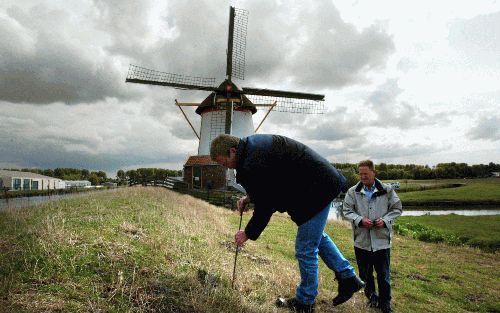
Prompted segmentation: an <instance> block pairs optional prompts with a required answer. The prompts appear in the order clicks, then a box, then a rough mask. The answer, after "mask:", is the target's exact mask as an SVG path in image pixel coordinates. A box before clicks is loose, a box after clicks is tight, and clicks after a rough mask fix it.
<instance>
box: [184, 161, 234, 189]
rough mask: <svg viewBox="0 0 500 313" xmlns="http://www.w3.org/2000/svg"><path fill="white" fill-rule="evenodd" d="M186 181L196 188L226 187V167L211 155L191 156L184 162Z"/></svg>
mask: <svg viewBox="0 0 500 313" xmlns="http://www.w3.org/2000/svg"><path fill="white" fill-rule="evenodd" d="M184 182H185V183H187V184H188V185H189V188H194V189H220V188H225V187H226V169H225V168H224V167H222V166H220V165H219V164H218V163H217V162H214V161H212V159H210V156H209V155H194V156H190V157H189V158H188V159H187V161H186V163H185V164H184Z"/></svg>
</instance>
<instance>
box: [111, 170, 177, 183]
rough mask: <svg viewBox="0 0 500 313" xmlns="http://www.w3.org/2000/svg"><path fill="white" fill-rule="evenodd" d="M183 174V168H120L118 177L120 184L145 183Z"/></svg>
mask: <svg viewBox="0 0 500 313" xmlns="http://www.w3.org/2000/svg"><path fill="white" fill-rule="evenodd" d="M176 176H182V170H169V169H163V168H138V169H136V170H129V171H124V170H118V172H117V173H116V177H117V178H118V180H119V183H120V184H124V183H126V182H128V183H130V184H143V183H148V182H151V181H162V180H165V178H167V177H176Z"/></svg>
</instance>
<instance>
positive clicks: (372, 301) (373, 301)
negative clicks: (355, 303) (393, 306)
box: [368, 293, 378, 308]
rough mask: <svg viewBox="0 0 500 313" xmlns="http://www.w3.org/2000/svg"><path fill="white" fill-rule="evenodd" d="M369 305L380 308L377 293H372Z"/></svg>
mask: <svg viewBox="0 0 500 313" xmlns="http://www.w3.org/2000/svg"><path fill="white" fill-rule="evenodd" d="M368 307H370V308H378V296H377V294H375V293H374V294H372V295H371V296H370V299H368Z"/></svg>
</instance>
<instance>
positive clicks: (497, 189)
mask: <svg viewBox="0 0 500 313" xmlns="http://www.w3.org/2000/svg"><path fill="white" fill-rule="evenodd" d="M417 182H418V183H419V184H429V185H430V184H441V185H442V184H462V186H460V187H456V188H441V189H432V190H423V191H412V192H404V193H400V194H398V195H399V197H400V198H401V201H402V202H403V205H404V206H405V208H410V207H424V206H425V207H460V206H469V207H471V208H476V207H477V208H481V207H484V206H490V207H492V206H496V207H500V179H498V178H483V179H461V180H431V181H427V180H426V181H411V182H410V183H417ZM403 185H404V184H403Z"/></svg>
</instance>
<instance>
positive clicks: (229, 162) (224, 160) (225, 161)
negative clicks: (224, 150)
mask: <svg viewBox="0 0 500 313" xmlns="http://www.w3.org/2000/svg"><path fill="white" fill-rule="evenodd" d="M215 162H217V163H219V164H220V165H222V166H224V167H227V168H232V169H235V168H236V148H230V149H229V156H225V155H218V156H217V157H216V158H215Z"/></svg>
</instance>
